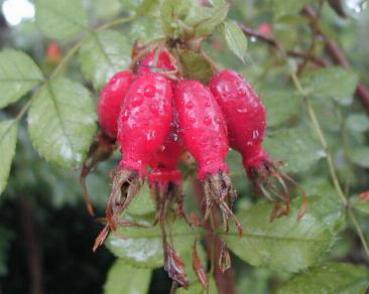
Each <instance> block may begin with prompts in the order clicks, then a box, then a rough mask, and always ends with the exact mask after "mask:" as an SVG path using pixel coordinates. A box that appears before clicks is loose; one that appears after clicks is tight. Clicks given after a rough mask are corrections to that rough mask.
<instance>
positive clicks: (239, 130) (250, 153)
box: [210, 70, 268, 168]
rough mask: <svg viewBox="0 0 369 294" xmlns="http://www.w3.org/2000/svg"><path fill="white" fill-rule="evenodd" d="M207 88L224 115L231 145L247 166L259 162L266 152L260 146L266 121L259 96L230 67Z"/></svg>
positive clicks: (216, 76)
mask: <svg viewBox="0 0 369 294" xmlns="http://www.w3.org/2000/svg"><path fill="white" fill-rule="evenodd" d="M210 89H211V92H212V93H213V94H214V97H215V98H216V100H217V102H218V104H219V105H220V107H221V109H222V111H223V113H224V116H225V117H226V122H227V127H228V136H229V142H230V145H231V147H232V148H233V149H235V150H237V151H239V152H240V153H241V154H242V157H243V163H244V165H245V167H246V168H251V167H253V166H258V165H261V164H262V163H263V161H264V160H265V159H268V155H267V153H266V152H265V151H264V149H263V147H262V143H263V139H264V137H265V133H266V128H267V121H266V111H265V107H264V105H263V103H262V102H261V100H260V98H259V96H258V95H257V94H256V93H255V91H254V90H253V88H252V87H251V85H250V84H249V83H248V82H247V81H246V80H245V79H244V78H243V77H242V76H241V75H239V74H238V73H236V72H235V71H232V70H224V71H221V72H219V73H218V74H217V75H215V76H214V77H213V79H212V80H211V82H210Z"/></svg>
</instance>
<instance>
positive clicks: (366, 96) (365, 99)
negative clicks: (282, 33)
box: [240, 6, 369, 115]
mask: <svg viewBox="0 0 369 294" xmlns="http://www.w3.org/2000/svg"><path fill="white" fill-rule="evenodd" d="M302 14H303V15H306V16H307V17H309V19H310V25H311V26H312V29H313V31H314V32H315V33H316V34H317V35H319V36H320V37H322V38H323V39H324V40H325V52H326V53H327V55H328V56H329V57H330V59H331V61H332V62H333V63H334V64H336V65H340V66H342V67H344V68H350V62H349V60H348V58H347V56H346V54H345V53H344V51H343V50H342V48H341V47H340V46H339V45H338V44H337V42H335V41H334V40H332V39H330V38H329V37H328V36H326V35H325V34H324V33H323V32H322V30H321V28H320V24H319V21H318V14H317V13H316V11H315V10H314V9H313V8H312V7H311V6H305V8H304V9H303V11H302ZM240 28H241V30H242V31H243V32H244V34H245V35H246V36H248V37H254V38H256V39H257V40H259V41H261V42H264V43H266V44H268V45H269V46H271V47H274V48H277V49H280V45H279V43H278V41H277V40H276V39H274V38H273V37H269V36H265V35H263V34H260V33H259V32H256V31H254V30H253V29H251V28H249V27H247V26H245V25H243V24H240ZM286 54H287V55H288V56H290V57H294V58H303V59H306V60H308V61H310V62H312V63H314V64H315V65H317V66H319V67H328V66H329V65H330V64H329V63H328V62H327V61H326V60H324V59H322V58H319V57H316V56H313V55H311V54H307V53H303V52H296V51H287V52H286ZM355 94H356V95H357V96H358V97H359V99H360V101H361V103H362V105H363V107H364V109H365V111H366V112H367V114H368V115H369V89H368V87H367V86H366V85H364V84H363V83H359V84H358V86H357V88H356V92H355Z"/></svg>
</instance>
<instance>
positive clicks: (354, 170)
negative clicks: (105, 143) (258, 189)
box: [0, 0, 369, 294]
mask: <svg viewBox="0 0 369 294" xmlns="http://www.w3.org/2000/svg"><path fill="white" fill-rule="evenodd" d="M210 2H211V3H212V5H213V6H212V7H199V6H197V4H196V3H197V1H195V0H164V1H161V0H91V1H80V0H62V1H61V0H38V1H35V5H36V20H35V21H25V22H23V23H21V24H20V25H19V26H17V27H14V28H11V29H10V28H6V27H3V28H2V31H1V38H2V43H3V44H2V45H3V46H2V47H3V49H2V50H1V52H0V93H1V94H0V107H1V110H0V163H1V165H0V193H2V195H1V198H0V204H1V207H0V210H1V216H0V220H1V222H0V276H1V277H2V278H1V286H2V288H3V289H4V291H5V292H7V291H9V293H24V291H26V289H27V279H28V278H27V275H28V274H27V266H26V262H25V261H24V260H23V261H22V258H21V257H19V256H17V257H15V256H16V255H19V254H21V256H23V257H24V259H25V258H26V255H27V250H25V249H27V246H20V245H19V244H20V243H22V240H23V238H24V236H23V235H22V234H24V232H23V231H22V229H19V226H18V225H17V219H18V217H19V215H22V214H23V213H24V211H23V210H22V206H21V205H20V204H19V203H24V201H26V202H29V203H31V206H32V210H31V213H32V214H31V216H32V218H33V220H34V222H35V223H37V226H39V227H41V233H40V232H38V234H39V235H41V236H42V237H41V240H39V242H40V244H41V247H42V251H44V252H45V253H44V259H43V262H42V266H43V268H44V270H45V271H47V272H48V274H46V275H45V276H46V278H47V279H49V280H48V281H47V282H45V288H46V290H47V292H50V293H59V292H60V293H62V292H63V293H64V292H66V291H69V292H71V291H72V292H73V290H76V289H78V291H79V293H82V292H88V293H101V291H104V293H106V294H115V293H149V292H148V291H151V292H150V293H158V292H155V291H159V293H163V291H167V289H166V290H163V288H160V287H165V286H163V285H158V284H157V281H159V284H160V283H161V282H160V281H163V279H164V281H166V282H162V284H165V283H168V281H167V280H165V278H163V277H165V275H164V274H163V273H162V272H160V271H159V270H157V269H158V268H161V266H162V264H163V256H162V249H161V237H160V230H159V229H158V228H128V229H127V228H125V229H122V231H121V232H119V234H122V235H124V236H125V239H122V238H120V237H119V236H118V235H112V236H111V237H110V238H109V239H108V242H107V248H108V250H109V251H107V250H106V249H102V252H99V253H98V254H97V255H93V254H92V253H90V248H91V245H92V241H93V239H94V237H95V235H96V232H97V229H98V228H99V225H98V224H96V223H93V221H92V220H91V219H89V218H88V217H87V216H86V213H85V211H84V207H83V206H84V205H83V201H82V195H81V191H80V187H79V186H78V180H77V179H78V168H79V167H80V166H81V163H82V162H83V160H84V159H85V157H86V154H87V152H88V149H89V146H90V144H91V143H92V140H93V136H94V135H95V133H96V131H97V123H96V112H95V105H96V101H97V99H98V95H99V91H100V90H101V88H102V86H103V85H104V84H105V83H106V82H107V81H108V80H109V79H110V77H111V76H112V75H113V74H114V73H115V72H116V71H118V70H122V69H124V68H126V67H128V66H129V64H130V62H131V59H130V55H131V47H132V46H133V44H134V42H135V41H136V40H139V41H141V42H145V43H146V42H150V41H153V40H156V39H158V38H161V37H163V36H164V34H166V35H169V36H171V37H182V38H185V39H186V38H187V39H190V38H201V37H207V39H206V41H205V42H204V44H203V50H204V51H205V52H206V53H207V54H208V55H209V56H211V57H212V58H213V59H214V60H215V61H216V62H217V65H218V67H220V68H228V67H229V68H233V69H235V70H237V71H239V72H240V73H242V74H244V75H245V77H247V79H249V80H250V81H251V82H252V83H253V84H254V85H255V87H256V88H257V90H258V92H259V93H260V94H261V97H262V99H263V102H264V103H265V105H266V107H267V110H268V123H269V129H268V137H267V139H266V143H265V146H266V148H267V150H268V151H269V152H270V154H271V155H272V157H273V158H275V159H278V160H283V161H284V162H285V163H286V165H285V171H287V172H289V173H291V174H292V175H293V177H294V178H295V179H297V180H298V181H299V182H300V183H301V185H302V186H303V188H304V190H305V191H306V192H307V194H308V195H309V209H308V212H307V213H306V215H305V216H304V217H303V218H302V220H300V221H297V213H298V209H299V207H300V206H301V199H299V198H298V197H297V199H296V200H294V202H293V210H292V213H291V214H290V215H289V216H287V217H284V218H281V219H278V220H275V221H274V222H270V221H269V216H270V212H271V209H272V205H271V204H270V203H266V202H265V201H263V200H262V199H258V198H257V197H255V195H254V192H253V191H252V190H251V189H250V185H249V183H248V182H247V181H246V180H245V179H246V175H245V173H244V171H243V169H242V166H241V162H240V157H239V156H238V155H237V154H236V153H234V152H233V151H232V152H230V155H229V163H230V166H231V170H232V173H231V175H232V179H233V181H234V183H235V186H236V187H237V189H238V191H239V195H240V198H239V200H238V203H237V207H236V211H237V216H238V217H239V219H240V220H241V222H242V224H243V226H244V228H245V234H244V236H243V237H242V238H239V237H238V235H237V233H236V231H231V232H230V233H228V234H225V233H219V234H220V237H221V238H222V239H224V240H226V241H227V242H228V245H229V248H230V250H231V251H232V253H233V254H234V255H233V265H234V267H235V271H236V276H237V279H236V283H237V289H238V291H239V293H256V294H258V293H353V294H356V293H365V291H366V290H367V289H368V287H369V268H368V265H369V255H368V253H369V251H368V250H364V248H363V245H362V240H367V235H368V234H369V222H368V218H367V216H368V213H369V204H368V203H365V202H363V201H362V200H360V199H359V198H358V194H359V193H360V192H363V191H365V190H368V183H369V175H368V172H367V169H368V168H369V147H368V144H367V143H368V131H369V119H368V117H367V114H366V113H365V110H364V109H363V106H362V105H361V104H360V102H359V100H358V98H357V97H356V96H355V95H354V92H355V88H356V86H357V83H358V81H359V80H360V81H361V82H363V83H366V84H367V85H368V84H369V76H368V74H367V73H368V69H369V53H368V52H369V39H368V38H367V37H366V34H367V28H368V26H369V14H368V11H369V10H368V9H369V8H367V6H368V4H367V3H365V1H363V2H362V3H361V4H360V3H359V4H358V5H361V7H362V8H366V10H365V9H364V10H363V11H362V12H355V11H354V10H350V9H349V8H348V7H346V10H347V14H348V16H347V18H345V19H344V18H341V17H339V16H338V15H337V14H336V13H335V11H334V10H333V9H332V6H330V5H329V3H328V2H327V1H320V2H321V3H322V9H321V20H320V22H321V28H322V30H323V32H324V33H325V34H326V35H327V36H329V38H332V39H335V40H337V41H338V42H339V43H340V44H341V45H342V47H343V48H344V51H345V52H346V53H347V56H348V57H349V60H350V62H351V63H352V68H351V69H344V68H342V67H338V66H329V67H328V68H324V69H321V68H317V67H316V66H314V65H312V64H310V63H308V65H307V66H306V67H305V68H304V70H303V71H302V72H301V73H300V74H299V76H297V75H295V71H296V69H297V67H298V66H299V64H300V63H301V59H296V58H292V57H290V56H285V55H284V54H282V53H281V51H278V50H276V49H275V48H274V49H273V48H272V47H271V46H269V45H268V44H266V43H265V42H261V41H258V40H257V39H256V38H254V37H251V38H246V37H245V35H244V34H243V32H242V31H241V30H240V28H239V24H243V25H245V26H247V27H249V28H252V29H253V30H255V31H257V30H258V28H259V25H260V24H262V23H268V24H270V25H271V26H272V29H273V34H274V36H275V38H276V39H277V40H278V42H279V43H280V44H281V45H282V47H283V50H284V52H290V51H298V52H305V51H308V50H309V48H310V49H311V40H312V38H311V35H312V33H311V30H310V29H309V22H308V20H307V18H306V17H304V16H303V15H300V14H299V11H301V9H302V8H303V7H304V5H307V4H309V5H312V6H313V7H318V6H319V5H320V4H319V1H314V0H304V1H295V0H288V1H285V0H283V1H282V0H263V1H253V0H247V1H244V0H234V1H231V5H230V6H229V5H228V4H227V3H225V2H224V1H222V0H216V1H215V0H213V1H210ZM342 2H343V3H344V2H345V1H342ZM227 12H228V16H227ZM178 20H180V22H179V21H178ZM184 28H186V29H184ZM188 28H190V29H188ZM51 40H57V41H58V42H59V43H60V45H61V47H62V50H63V57H64V58H63V59H62V61H61V63H59V64H58V65H55V64H54V65H51V64H49V63H48V62H47V60H46V57H45V47H46V45H47V44H48V43H49V42H50V41H51ZM313 53H314V54H315V55H316V56H320V57H322V58H327V56H325V53H324V40H321V39H318V40H316V41H315V43H314V48H313ZM178 54H179V58H180V60H181V62H182V63H183V65H184V74H185V76H186V77H189V78H197V79H199V80H201V81H203V82H206V81H208V80H209V75H210V74H211V66H210V65H209V63H208V62H207V61H206V60H204V59H203V58H202V57H201V56H200V55H199V54H197V53H196V52H193V51H188V50H183V51H179V52H178ZM118 158H119V155H118V154H116V155H115V156H114V158H113V159H111V160H110V161H109V162H105V163H103V164H101V165H100V166H99V168H98V170H96V171H95V172H94V174H93V175H91V176H90V177H89V179H88V185H89V188H90V191H91V193H92V197H93V199H94V202H95V203H96V205H97V207H98V210H99V212H100V214H102V211H103V208H104V203H105V201H106V196H107V195H108V193H109V183H110V180H109V176H108V173H109V171H110V170H111V169H112V168H113V167H114V165H115V164H116V162H117V160H118ZM327 163H328V164H327ZM332 175H333V178H332ZM335 181H336V182H335ZM340 187H341V188H340ZM185 192H186V197H187V202H188V203H186V205H187V207H192V206H193V203H192V202H193V200H191V199H192V197H191V196H192V195H191V194H193V193H194V191H193V187H192V179H191V178H190V179H188V180H187V181H186V183H185ZM296 194H298V191H296ZM19 207H20V208H19ZM154 210H155V207H154V205H153V203H152V202H151V199H150V197H149V192H148V189H147V188H146V189H144V190H143V191H142V192H141V194H140V195H139V197H137V198H136V200H135V201H134V202H133V203H132V206H131V207H130V209H129V210H128V213H127V216H126V217H128V218H130V219H134V220H135V221H138V222H142V223H144V224H150V223H151V222H152V219H153V215H154ZM54 226H55V232H54ZM22 232H23V233H22ZM202 234H203V232H201V230H191V229H189V228H188V227H187V226H186V225H185V224H184V223H181V222H180V221H177V222H176V223H175V224H174V225H173V237H174V243H175V245H176V246H177V247H176V248H177V250H178V251H179V252H180V253H181V255H182V256H183V257H185V262H186V265H187V269H188V272H189V277H190V279H191V282H192V285H191V287H190V288H189V289H188V291H184V290H181V291H178V292H179V293H190V294H191V293H202V289H201V287H200V285H198V284H197V282H196V277H195V275H194V273H193V272H192V268H191V250H192V244H193V242H194V239H195V238H196V237H201V236H202ZM56 235H58V236H59V237H56ZM359 237H361V238H359ZM360 239H361V240H360ZM23 241H24V240H23ZM28 241H29V240H28ZM26 242H27V239H26ZM366 242H368V241H366ZM26 245H27V244H26ZM74 246H75V247H76V248H77V249H72V248H74ZM20 252H23V253H20ZM77 252H83V254H82V256H81V260H78V261H77V263H76V264H77V265H78V266H77V267H76V265H74V263H72V262H70V261H69V260H70V259H71V258H72V257H73V256H75V257H76V256H78V254H76V253H77ZM61 253H62V254H61ZM111 253H112V254H113V255H114V256H115V257H118V258H117V260H116V261H115V262H114V264H113V265H112V266H111V268H110V270H109V272H107V268H108V267H109V266H110V265H111V264H112V259H113V258H112V255H111ZM59 254H61V255H60V256H58V255H59ZM64 254H65V256H64ZM202 256H203V257H204V256H205V254H204V253H202ZM59 257H60V258H59ZM61 257H63V258H61ZM50 260H52V261H50ZM17 265H22V267H23V268H22V270H17ZM63 266H66V267H68V266H69V267H68V271H70V273H69V275H68V274H65V273H64V272H63V271H62V270H61V268H62V267H63ZM55 267H56V268H58V267H59V270H53V268H55ZM153 270H155V271H153ZM66 272H67V270H66ZM153 273H154V274H153ZM72 276H73V279H77V280H80V283H77V282H73V283H71V284H68V280H69V279H70V278H71V277H72ZM105 277H106V282H103V281H104V280H105ZM63 279H64V280H63ZM16 280H18V281H21V283H18V286H17V283H16V282H15V281H16ZM91 281H93V283H91ZM155 281H156V282H155ZM103 283H104V286H102V284H103ZM122 284H124V285H125V286H124V290H122ZM102 289H104V290H102ZM149 289H150V290H149ZM210 289H211V290H210V293H216V290H215V285H214V281H211V287H210ZM160 291H161V292H160Z"/></svg>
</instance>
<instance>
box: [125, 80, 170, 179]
mask: <svg viewBox="0 0 369 294" xmlns="http://www.w3.org/2000/svg"><path fill="white" fill-rule="evenodd" d="M172 97H173V93H172V84H171V81H170V80H168V79H167V78H165V77H163V76H162V75H160V74H155V73H149V74H144V75H142V76H140V77H138V78H137V79H136V80H135V81H134V82H133V83H132V84H131V86H130V87H129V90H128V92H127V94H126V97H125V99H124V102H123V105H122V110H121V113H120V115H119V120H118V142H119V144H120V146H121V151H122V160H121V162H120V167H121V168H124V169H129V170H135V171H137V172H138V173H139V174H141V175H144V174H146V167H147V165H148V164H149V162H150V159H151V156H152V154H154V153H155V152H157V151H158V150H159V148H160V147H161V145H162V144H163V143H164V140H165V139H166V137H167V135H168V132H169V128H170V123H171V121H172V112H173V109H172Z"/></svg>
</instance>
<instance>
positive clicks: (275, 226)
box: [223, 196, 344, 272]
mask: <svg viewBox="0 0 369 294" xmlns="http://www.w3.org/2000/svg"><path fill="white" fill-rule="evenodd" d="M331 202H332V199H325V198H324V197H323V196H322V197H316V196H315V197H309V208H308V211H307V213H306V214H305V215H304V216H303V218H302V219H301V220H297V214H298V210H299V208H300V207H301V204H300V201H294V203H293V205H292V212H291V213H290V214H289V215H288V216H286V217H281V218H279V219H276V220H274V221H273V222H270V213H271V211H272V208H273V205H272V204H269V203H262V204H257V205H254V206H253V207H252V208H251V209H248V210H242V211H241V212H240V213H239V214H237V216H238V218H239V220H240V221H241V223H242V225H243V227H244V229H245V233H244V235H243V237H241V238H240V237H239V236H238V233H237V232H231V233H229V234H228V235H227V234H224V235H223V238H224V239H225V240H226V241H227V242H228V243H227V244H228V246H229V248H230V250H232V251H233V252H234V253H235V254H236V255H237V256H238V257H239V258H241V259H242V260H244V261H246V262H248V263H250V264H251V265H253V266H262V267H268V268H269V269H272V270H282V271H287V272H297V271H300V270H303V269H306V268H308V267H309V266H311V265H313V264H315V263H317V262H318V261H319V259H320V258H321V256H322V255H323V254H325V253H327V251H328V250H329V248H330V247H331V246H332V244H333V242H334V241H335V233H336V232H337V230H336V228H337V226H338V224H342V222H343V220H344V213H343V212H342V211H341V210H340V209H339V208H338V209H337V206H336V205H334V206H333V205H332V204H331ZM335 203H337V202H335ZM316 210H319V211H318V213H315V211H316Z"/></svg>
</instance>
